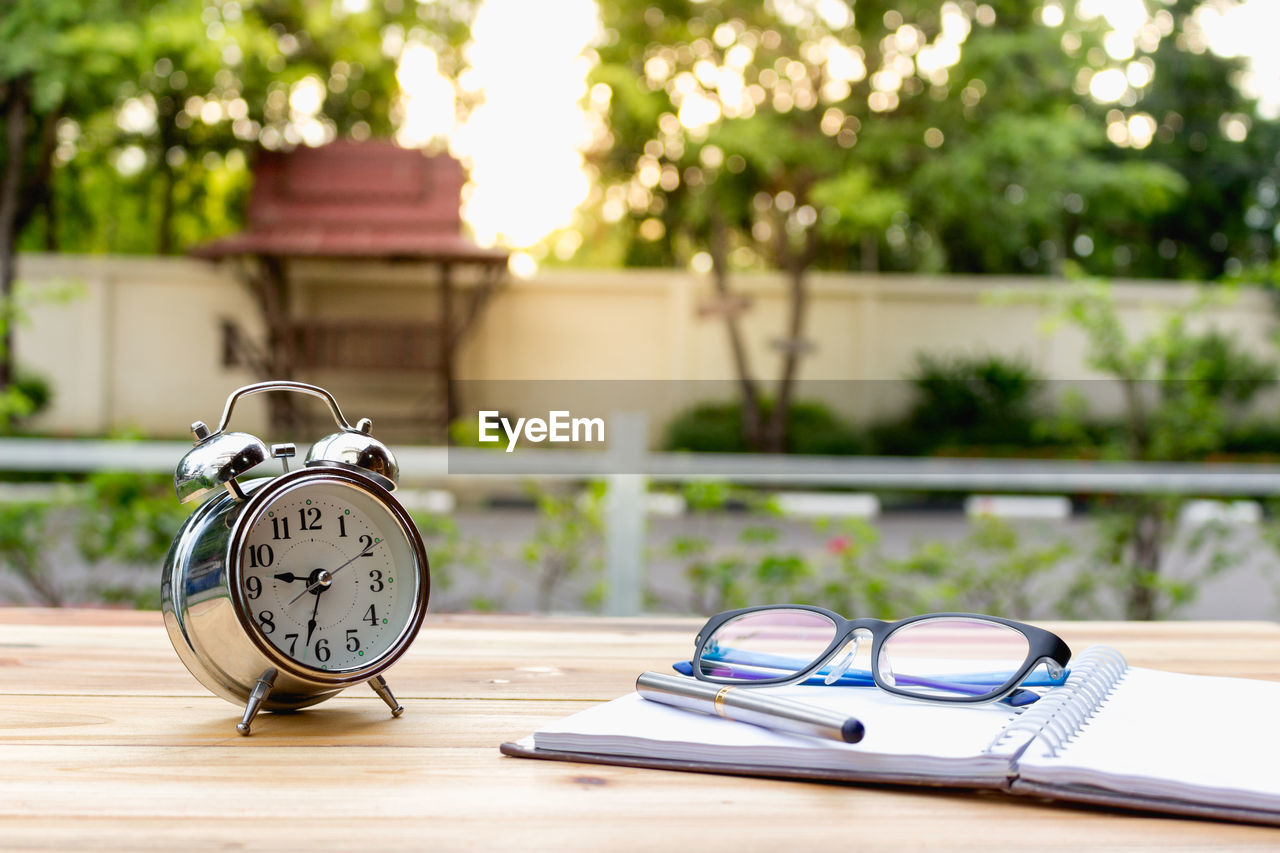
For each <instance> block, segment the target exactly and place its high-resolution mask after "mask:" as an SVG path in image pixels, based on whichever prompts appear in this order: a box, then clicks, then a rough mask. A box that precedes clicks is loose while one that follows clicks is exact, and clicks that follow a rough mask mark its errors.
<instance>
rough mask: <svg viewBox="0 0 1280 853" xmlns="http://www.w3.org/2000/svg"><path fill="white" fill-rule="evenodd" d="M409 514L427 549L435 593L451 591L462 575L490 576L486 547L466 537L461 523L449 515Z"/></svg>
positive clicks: (432, 586)
mask: <svg viewBox="0 0 1280 853" xmlns="http://www.w3.org/2000/svg"><path fill="white" fill-rule="evenodd" d="M409 515H410V517H412V518H413V523H414V524H415V525H417V527H418V532H419V533H420V534H421V535H422V542H423V545H424V546H426V549H427V562H428V563H429V564H430V567H431V588H432V590H433V592H444V591H445V590H448V589H449V588H450V587H452V586H453V585H454V583H455V581H456V579H457V576H458V574H459V573H465V574H467V575H470V576H472V577H476V576H479V575H482V574H487V573H488V561H487V560H486V559H485V549H484V546H483V545H482V544H481V543H479V542H476V541H474V540H472V539H467V538H465V537H463V536H462V533H461V531H460V530H459V529H458V522H456V521H454V520H453V519H452V518H450V517H449V516H447V515H441V514H438V513H432V512H421V511H411V512H410V513H409ZM477 609H483V608H477Z"/></svg>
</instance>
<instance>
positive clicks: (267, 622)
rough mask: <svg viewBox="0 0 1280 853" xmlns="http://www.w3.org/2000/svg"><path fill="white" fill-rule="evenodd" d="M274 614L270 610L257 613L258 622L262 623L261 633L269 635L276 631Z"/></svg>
mask: <svg viewBox="0 0 1280 853" xmlns="http://www.w3.org/2000/svg"><path fill="white" fill-rule="evenodd" d="M275 618H276V617H275V614H274V613H272V612H271V611H270V610H261V611H259V612H258V621H259V622H261V623H262V633H264V634H270V633H273V632H274V631H275V630H276V623H275Z"/></svg>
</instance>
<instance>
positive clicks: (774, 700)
mask: <svg viewBox="0 0 1280 853" xmlns="http://www.w3.org/2000/svg"><path fill="white" fill-rule="evenodd" d="M636 691H637V692H638V693H639V694H640V695H641V696H643V697H644V698H646V699H648V700H650V701H653V702H661V703H662V704H663V705H672V706H674V707H676V708H684V709H685V710H688V711H700V712H702V713H704V714H714V715H715V716H717V717H724V718H725V719H726V720H737V721H738V722H740V723H751V724H752V725H754V726H760V727H762V728H766V729H774V730H776V731H782V732H791V733H793V734H801V735H809V736H811V737H821V738H827V739H828V740H838V741H842V742H844V743H857V742H858V741H860V740H862V736H863V735H864V734H866V731H867V730H866V728H865V727H864V726H863V725H862V723H861V721H859V720H858V719H857V718H855V717H850V716H848V715H846V714H841V713H839V712H838V711H830V710H827V709H826V708H819V707H818V706H816V705H806V704H805V703H803V702H796V701H795V700H793V699H784V698H782V697H781V696H773V695H770V694H767V693H762V692H761V691H759V690H753V689H751V688H745V689H744V688H742V687H734V686H733V685H725V684H708V683H707V682H705V681H698V680H696V679H693V678H689V677H687V676H683V675H664V674H662V673H659V672H644V673H641V674H640V677H639V678H637V679H636Z"/></svg>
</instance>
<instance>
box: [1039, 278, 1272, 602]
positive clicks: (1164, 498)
mask: <svg viewBox="0 0 1280 853" xmlns="http://www.w3.org/2000/svg"><path fill="white" fill-rule="evenodd" d="M1222 296H1223V292H1222V291H1221V290H1220V289H1219V290H1215V291H1208V292H1206V293H1205V294H1202V295H1201V297H1200V298H1199V299H1197V300H1195V301H1193V302H1190V303H1188V304H1186V305H1184V306H1180V307H1178V308H1176V309H1173V310H1170V311H1169V312H1168V313H1167V314H1166V315H1165V316H1164V317H1163V318H1162V321H1161V322H1160V324H1159V325H1158V326H1157V327H1156V328H1155V329H1153V330H1151V331H1149V332H1147V333H1145V334H1142V335H1134V334H1132V333H1130V332H1129V331H1127V330H1126V329H1125V327H1124V324H1123V323H1122V322H1121V320H1120V315H1119V312H1118V311H1117V308H1116V303H1115V298H1114V295H1113V294H1112V292H1111V290H1110V288H1109V287H1108V286H1107V285H1106V284H1104V283H1100V282H1081V283H1079V284H1077V285H1076V286H1075V287H1073V288H1071V289H1070V290H1065V291H1063V292H1062V293H1061V294H1059V295H1057V297H1056V298H1055V299H1054V300H1053V301H1054V302H1056V303H1057V307H1058V311H1059V313H1060V315H1061V317H1062V318H1064V319H1066V320H1068V321H1069V322H1070V323H1072V324H1073V325H1074V326H1076V327H1077V328H1078V329H1079V330H1080V331H1081V332H1083V333H1084V335H1085V338H1086V341H1087V344H1086V351H1085V360H1086V364H1087V365H1088V366H1089V367H1090V368H1092V369H1093V370H1096V371H1098V372H1100V373H1102V374H1104V375H1106V376H1109V377H1111V378H1112V379H1113V380H1114V381H1115V382H1116V383H1117V384H1118V385H1119V388H1120V391H1121V400H1122V412H1123V418H1124V425H1125V429H1124V431H1123V432H1122V433H1121V434H1119V435H1117V436H1116V440H1115V441H1111V442H1107V443H1106V444H1104V445H1101V446H1099V445H1098V444H1097V442H1096V440H1095V439H1094V437H1093V436H1091V435H1090V434H1089V431H1088V429H1087V420H1088V411H1087V410H1088V406H1087V402H1086V401H1085V400H1084V399H1083V398H1082V397H1080V396H1079V395H1072V396H1071V397H1068V398H1067V399H1065V400H1064V401H1063V403H1064V405H1063V408H1062V411H1061V413H1060V414H1059V416H1058V421H1057V423H1056V424H1053V425H1047V426H1048V427H1049V428H1050V429H1053V430H1054V431H1056V432H1058V433H1059V434H1060V438H1061V439H1062V440H1064V441H1067V442H1072V443H1075V444H1077V446H1079V447H1080V448H1081V449H1082V450H1087V451H1089V452H1090V453H1091V454H1093V455H1100V456H1102V457H1103V458H1112V459H1127V460H1141V461H1149V462H1170V461H1179V462H1183V461H1199V460H1204V459H1205V458H1206V457H1207V456H1208V455H1209V454H1211V453H1213V452H1215V451H1217V450H1219V449H1221V447H1222V445H1223V443H1224V440H1225V439H1226V436H1227V435H1229V434H1230V433H1229V430H1228V429H1227V427H1228V425H1229V424H1230V423H1231V422H1232V421H1233V420H1238V419H1239V417H1240V416H1241V414H1242V413H1243V411H1244V410H1245V408H1246V407H1247V405H1248V404H1249V402H1250V401H1251V400H1253V399H1254V398H1255V397H1257V396H1258V394H1260V393H1261V392H1263V391H1264V390H1266V389H1267V388H1268V387H1270V386H1271V385H1272V384H1274V381H1275V378H1276V370H1277V366H1276V363H1275V362H1274V361H1273V360H1272V359H1271V357H1270V353H1267V354H1265V355H1259V354H1256V353H1253V352H1250V351H1248V350H1247V349H1245V348H1244V346H1242V345H1241V344H1240V342H1239V340H1238V339H1236V338H1234V337H1231V336H1230V334H1229V333H1228V332H1225V331H1222V330H1217V329H1213V328H1210V329H1207V330H1197V329H1194V328H1193V326H1194V324H1193V323H1192V322H1191V319H1192V318H1193V317H1195V316H1196V315H1197V314H1199V313H1201V311H1202V309H1203V308H1204V307H1205V306H1206V305H1208V304H1211V302H1212V300H1218V301H1221V299H1222ZM1110 503H1111V509H1112V511H1111V512H1110V513H1109V514H1108V515H1107V517H1106V518H1105V520H1104V522H1103V524H1102V525H1101V526H1100V535H1099V537H1098V544H1097V547H1096V550H1095V559H1094V561H1093V565H1094V566H1095V570H1094V571H1089V572H1082V573H1080V574H1079V575H1077V576H1076V578H1075V579H1074V581H1073V592H1072V593H1071V596H1072V597H1073V598H1075V599H1077V607H1076V609H1075V610H1074V611H1073V616H1075V617H1079V616H1083V615H1087V614H1088V613H1089V612H1090V609H1091V608H1093V607H1096V606H1097V601H1096V596H1097V594H1098V593H1099V592H1100V591H1106V590H1111V591H1114V592H1117V593H1118V594H1119V595H1120V596H1121V598H1122V600H1123V603H1124V608H1125V616H1126V618H1129V619H1154V618H1157V617H1158V616H1159V615H1161V614H1162V613H1165V612H1167V611H1168V610H1170V609H1171V608H1172V607H1174V606H1177V605H1179V604H1184V603H1186V602H1188V601H1190V600H1191V599H1192V598H1193V597H1194V595H1195V593H1196V589H1197V587H1196V582H1197V581H1199V580H1204V579H1206V578H1207V577H1209V576H1210V575H1213V574H1217V573H1219V572H1221V571H1223V570H1225V569H1226V568H1227V567H1228V566H1229V565H1230V563H1231V562H1232V559H1233V558H1234V557H1233V555H1232V554H1231V553H1230V552H1229V551H1227V550H1226V549H1223V548H1217V547H1216V545H1218V544H1220V543H1218V542H1217V541H1215V540H1218V539H1221V538H1222V537H1221V536H1218V535H1217V534H1218V533H1220V532H1221V531H1219V530H1215V529H1204V530H1194V529H1193V530H1192V531H1191V535H1189V536H1184V535H1182V534H1183V531H1180V530H1179V527H1178V525H1177V524H1176V519H1177V516H1178V511H1179V509H1180V508H1181V506H1182V504H1183V500H1182V499H1181V498H1179V497H1177V496H1172V495H1164V494H1135V495H1128V496H1122V497H1117V498H1114V499H1113V500H1112V501H1111V502H1110ZM1179 539H1185V540H1188V541H1187V542H1186V544H1187V547H1188V550H1189V551H1190V552H1192V553H1194V552H1196V551H1200V550H1201V549H1204V551H1206V552H1208V554H1209V558H1208V559H1207V560H1206V561H1205V562H1204V564H1203V568H1202V569H1201V571H1200V575H1199V576H1198V577H1195V578H1193V579H1186V578H1183V579H1175V578H1171V577H1169V576H1168V574H1167V572H1166V573H1162V571H1161V570H1162V568H1164V560H1163V555H1164V554H1165V553H1166V551H1167V549H1168V548H1169V547H1170V546H1172V545H1173V544H1174V542H1175V541H1177V540H1179Z"/></svg>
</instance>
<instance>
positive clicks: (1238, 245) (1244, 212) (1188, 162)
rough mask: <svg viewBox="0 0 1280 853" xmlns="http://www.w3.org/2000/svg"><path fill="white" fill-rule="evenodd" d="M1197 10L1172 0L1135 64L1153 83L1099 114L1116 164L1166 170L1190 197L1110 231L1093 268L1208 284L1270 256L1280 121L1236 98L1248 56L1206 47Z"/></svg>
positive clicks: (1184, 0)
mask: <svg viewBox="0 0 1280 853" xmlns="http://www.w3.org/2000/svg"><path fill="white" fill-rule="evenodd" d="M1200 6H1201V3H1199V2H1196V0H1176V2H1171V3H1169V4H1168V5H1167V6H1166V7H1164V8H1161V9H1159V10H1158V11H1157V12H1156V13H1155V15H1154V17H1153V19H1152V26H1153V27H1155V28H1156V30H1157V31H1159V32H1160V33H1162V34H1164V37H1162V38H1161V39H1160V40H1159V42H1158V46H1155V50H1154V51H1150V52H1149V53H1148V55H1149V58H1148V57H1147V56H1139V57H1138V58H1137V59H1136V60H1135V61H1136V62H1138V63H1140V64H1141V65H1142V66H1143V67H1144V68H1145V67H1147V63H1150V66H1149V67H1150V68H1151V71H1150V76H1151V79H1150V82H1149V83H1148V85H1146V86H1145V87H1141V88H1140V90H1138V91H1137V92H1136V94H1137V96H1138V97H1137V103H1136V104H1135V105H1132V106H1131V107H1129V108H1127V109H1125V108H1123V107H1124V102H1123V101H1122V102H1120V103H1118V104H1115V105H1114V106H1113V107H1112V108H1110V109H1108V111H1107V114H1106V117H1105V120H1106V122H1107V134H1108V136H1114V137H1115V139H1116V140H1118V141H1119V143H1120V146H1121V147H1119V148H1117V149H1116V154H1117V156H1118V158H1119V159H1121V160H1122V161H1127V162H1130V163H1138V162H1143V163H1155V164H1160V165H1163V166H1165V167H1167V168H1169V169H1171V170H1172V171H1174V172H1176V173H1177V174H1178V175H1180V176H1181V177H1182V179H1183V181H1184V182H1185V183H1186V191H1185V192H1184V193H1182V194H1181V195H1180V196H1179V197H1178V198H1177V199H1176V201H1175V203H1174V204H1172V205H1169V206H1168V207H1166V208H1165V209H1164V210H1161V211H1157V212H1155V213H1153V215H1151V216H1149V217H1144V218H1142V219H1140V220H1136V221H1133V222H1130V223H1124V224H1121V223H1116V224H1115V226H1114V227H1111V228H1110V229H1108V231H1109V233H1108V234H1106V235H1105V236H1104V237H1103V238H1102V239H1101V240H1099V241H1098V245H1097V246H1096V247H1095V251H1094V254H1093V256H1092V257H1090V258H1088V259H1087V260H1086V261H1085V262H1084V265H1085V267H1086V269H1088V270H1090V271H1092V272H1096V273H1099V274H1121V275H1135V276H1156V277H1162V278H1187V279H1196V280H1200V281H1206V280H1212V279H1216V278H1218V277H1219V276H1221V275H1223V274H1224V273H1226V274H1228V275H1233V274H1235V273H1238V272H1240V271H1241V269H1242V268H1243V267H1245V266H1254V265H1258V264H1261V263H1265V262H1266V261H1268V260H1270V259H1271V258H1274V257H1275V249H1276V240H1275V231H1274V229H1275V227H1276V225H1277V222H1278V220H1277V210H1276V202H1277V192H1276V188H1277V181H1278V180H1280V163H1278V162H1277V159H1276V152H1277V151H1280V124H1277V122H1276V121H1274V120H1268V119H1266V118H1264V117H1263V116H1261V115H1260V114H1259V113H1258V110H1257V103H1256V102H1255V101H1254V100H1253V99H1252V98H1250V97H1246V96H1245V95H1244V94H1243V93H1242V92H1241V90H1240V87H1239V81H1240V80H1241V79H1242V77H1243V75H1244V74H1245V71H1246V67H1245V62H1244V60H1243V59H1242V58H1239V57H1234V58H1224V57H1221V56H1218V55H1216V54H1214V53H1213V52H1212V51H1210V50H1208V49H1206V44H1205V40H1204V38H1205V37H1204V34H1203V30H1202V28H1201V27H1199V26H1198V24H1197V23H1196V21H1195V13H1196V10H1197V9H1198V8H1199V7H1200ZM1152 41H1154V40H1152ZM1150 46H1152V44H1151V43H1148V44H1147V47H1150ZM1137 74H1138V75H1139V79H1141V77H1142V76H1144V75H1145V74H1146V72H1145V71H1138V72H1137ZM1131 129H1132V130H1136V131H1137V133H1132V132H1130V130H1131Z"/></svg>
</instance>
